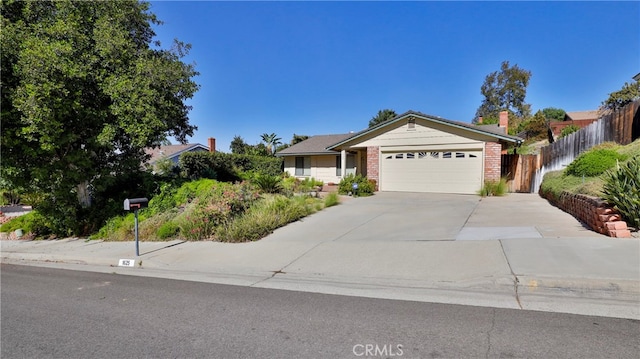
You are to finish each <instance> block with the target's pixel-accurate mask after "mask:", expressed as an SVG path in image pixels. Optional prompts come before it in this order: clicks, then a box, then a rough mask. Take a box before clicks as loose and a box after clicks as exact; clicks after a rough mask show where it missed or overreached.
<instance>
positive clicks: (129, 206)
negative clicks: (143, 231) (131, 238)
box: [124, 198, 149, 257]
mask: <svg viewBox="0 0 640 359" xmlns="http://www.w3.org/2000/svg"><path fill="white" fill-rule="evenodd" d="M148 205H149V200H148V199H146V198H127V199H125V200H124V210H125V211H133V216H134V217H135V227H134V228H135V234H136V257H138V256H140V247H139V246H138V210H140V209H142V208H147V206H148Z"/></svg>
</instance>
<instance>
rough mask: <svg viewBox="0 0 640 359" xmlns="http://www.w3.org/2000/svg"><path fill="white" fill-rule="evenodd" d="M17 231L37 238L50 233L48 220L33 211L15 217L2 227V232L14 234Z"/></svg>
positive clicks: (0, 227) (0, 228)
mask: <svg viewBox="0 0 640 359" xmlns="http://www.w3.org/2000/svg"><path fill="white" fill-rule="evenodd" d="M16 229H22V231H23V232H24V233H25V234H27V233H31V234H33V235H36V236H38V235H44V234H49V233H50V231H49V230H48V228H47V222H46V218H45V217H43V216H42V215H41V214H40V213H39V212H38V211H31V212H29V213H27V214H24V215H22V216H18V217H15V218H13V219H12V220H10V221H8V222H6V223H4V224H3V225H2V226H0V232H13V231H15V230H16Z"/></svg>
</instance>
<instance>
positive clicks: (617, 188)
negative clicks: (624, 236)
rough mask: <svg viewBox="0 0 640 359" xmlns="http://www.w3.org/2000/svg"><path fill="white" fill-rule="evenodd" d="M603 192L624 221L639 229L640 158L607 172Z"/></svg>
mask: <svg viewBox="0 0 640 359" xmlns="http://www.w3.org/2000/svg"><path fill="white" fill-rule="evenodd" d="M603 192H604V195H603V197H604V199H606V200H607V201H608V202H609V203H611V204H612V205H614V206H615V208H616V209H617V210H618V211H619V212H620V214H622V217H623V218H624V220H625V221H627V222H628V223H629V224H630V225H632V226H634V227H636V228H640V156H637V157H633V158H632V159H631V160H629V161H628V162H627V163H625V164H623V165H621V166H620V168H618V169H616V170H612V171H609V172H607V174H606V175H605V183H604V188H603Z"/></svg>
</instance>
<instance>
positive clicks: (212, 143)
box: [209, 137, 216, 152]
mask: <svg viewBox="0 0 640 359" xmlns="http://www.w3.org/2000/svg"><path fill="white" fill-rule="evenodd" d="M209 152H216V139H215V138H213V137H209Z"/></svg>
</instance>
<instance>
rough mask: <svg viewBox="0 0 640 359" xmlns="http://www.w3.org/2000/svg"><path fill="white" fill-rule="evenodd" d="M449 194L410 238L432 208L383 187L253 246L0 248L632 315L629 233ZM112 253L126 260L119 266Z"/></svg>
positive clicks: (311, 285)
mask: <svg viewBox="0 0 640 359" xmlns="http://www.w3.org/2000/svg"><path fill="white" fill-rule="evenodd" d="M428 199H429V201H430V203H434V205H435V204H437V203H438V201H443V202H445V201H446V203H453V202H451V201H452V199H451V198H449V197H445V196H441V197H438V196H432V197H429V198H428ZM454 200H458V201H459V202H455V203H454V204H453V205H452V208H450V212H451V213H454V212H455V213H460V216H459V217H460V218H451V219H449V220H448V222H447V220H446V219H445V218H444V217H443V218H439V219H438V220H439V223H440V224H441V225H440V226H438V228H433V230H430V231H426V232H425V231H424V228H423V230H422V232H419V233H418V234H419V235H420V236H421V237H420V238H418V239H417V240H416V238H413V237H411V235H412V233H414V235H418V234H416V233H417V232H416V231H417V229H416V228H413V227H411V224H412V223H415V220H414V219H412V218H413V217H412V216H414V215H418V218H433V217H434V216H435V214H434V213H432V212H430V210H429V209H423V208H417V207H412V206H413V202H411V200H410V198H409V197H404V195H402V194H386V193H384V194H379V195H376V196H374V197H371V198H358V199H353V200H350V201H345V202H343V204H342V205H340V206H336V207H331V208H329V209H326V210H323V211H321V212H319V213H317V214H314V215H312V216H310V217H307V218H305V219H304V220H302V221H298V222H295V223H292V224H290V225H288V226H286V227H283V228H280V229H278V230H277V231H275V232H274V233H273V234H272V235H270V236H268V237H267V238H265V239H263V240H261V241H258V242H252V243H239V244H230V243H217V242H182V241H173V242H141V243H140V254H141V255H140V256H139V257H135V245H134V243H133V242H101V241H85V240H82V239H65V240H56V241H1V242H0V245H1V247H0V248H1V251H2V263H9V264H28V265H40V266H51V267H56V268H67V269H75V270H87V271H98V272H106V273H117V274H127V275H139V276H151V277H163V278H173V279H182V280H193V281H202V282H210V283H222V284H232V285H242V286H252V287H262V288H277V289H286V290H299V291H308V292H318V293H328V294H342V295H354V296H364V297H375V298H388V299H403V300H414V301H425V302H440V303H454V304H465V305H477V306H488V307H499V308H515V309H531V310H544V311H554V312H566V313H576V314H589V315H600V316H612V317H622V318H632V319H640V241H639V240H638V239H615V238H609V237H605V236H602V235H599V234H596V233H594V232H591V231H588V230H586V229H584V228H583V227H582V226H581V225H580V224H579V223H578V222H577V221H575V220H574V219H573V217H571V216H569V215H567V214H566V213H564V212H562V211H560V210H558V209H557V208H555V207H552V206H550V205H548V204H547V203H546V201H544V200H543V199H541V198H539V197H537V196H535V195H516V194H512V195H510V196H507V197H501V198H485V199H482V200H480V199H478V198H476V197H469V196H467V197H459V198H458V197H455V198H454ZM510 206H511V207H513V208H514V209H515V208H517V209H518V213H520V214H521V215H520V216H518V217H517V218H513V219H511V220H509V221H508V226H505V223H506V221H505V220H504V218H499V216H496V213H497V212H496V210H497V208H498V207H499V208H500V209H501V210H502V211H503V212H505V213H509V208H510ZM400 208H402V209H405V208H406V210H407V211H408V212H407V213H406V214H405V213H399V211H400ZM505 208H506V210H505ZM421 211H422V212H421ZM449 214H450V213H448V212H447V215H449ZM390 223H394V224H395V225H397V226H398V227H399V228H406V230H405V231H404V232H403V231H400V233H401V234H402V236H398V237H397V238H396V237H394V238H392V236H391V235H390V233H392V232H390V231H389V230H388V227H389V226H390ZM537 223H542V224H537ZM328 224H330V225H328ZM501 224H502V225H501ZM385 231H386V232H385ZM395 232H397V231H393V233H395ZM423 232H425V233H423ZM429 232H435V233H437V235H431V236H430V235H429ZM456 233H457V234H456ZM451 237H453V238H451ZM405 238H409V239H406V240H403V239H405ZM120 259H135V261H136V265H135V267H133V268H129V267H118V262H119V260H120Z"/></svg>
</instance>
